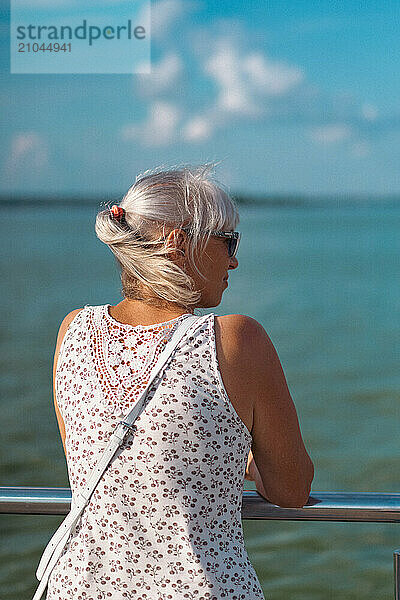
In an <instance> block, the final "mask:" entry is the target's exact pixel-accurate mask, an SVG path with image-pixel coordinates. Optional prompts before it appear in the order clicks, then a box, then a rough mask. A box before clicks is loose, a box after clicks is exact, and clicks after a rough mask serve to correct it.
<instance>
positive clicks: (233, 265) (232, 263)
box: [228, 256, 239, 269]
mask: <svg viewBox="0 0 400 600" xmlns="http://www.w3.org/2000/svg"><path fill="white" fill-rule="evenodd" d="M238 264H239V261H238V259H237V258H236V256H232V258H231V259H230V261H229V267H228V269H236V267H237V266H238Z"/></svg>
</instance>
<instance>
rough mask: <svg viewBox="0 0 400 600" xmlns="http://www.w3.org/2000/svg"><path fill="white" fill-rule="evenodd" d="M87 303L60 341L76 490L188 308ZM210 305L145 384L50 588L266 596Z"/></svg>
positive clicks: (241, 448)
mask: <svg viewBox="0 0 400 600" xmlns="http://www.w3.org/2000/svg"><path fill="white" fill-rule="evenodd" d="M109 306H110V305H108V304H106V305H102V306H89V305H87V306H85V308H84V309H82V310H81V311H80V312H79V313H78V314H77V315H76V316H75V318H74V319H73V321H72V323H71V324H70V326H69V328H68V330H67V332H66V334H65V337H64V340H63V342H62V345H61V348H60V353H59V358H58V364H57V372H56V398H57V404H58V407H59V409H60V412H61V415H62V417H63V420H64V424H65V429H66V439H65V445H66V453H67V467H68V476H69V481H70V486H71V490H72V502H74V497H75V496H76V494H77V493H78V492H79V489H80V488H81V486H82V485H84V483H85V482H86V480H87V478H88V476H89V474H90V472H91V470H92V469H93V467H94V465H95V463H96V461H97V460H98V458H99V453H100V452H101V450H102V448H104V447H105V445H106V443H107V441H108V439H109V437H110V435H111V433H112V431H113V429H114V427H115V426H116V424H117V423H118V421H119V420H121V419H122V418H123V417H124V416H125V415H126V413H128V412H129V410H130V409H131V408H132V407H133V406H134V403H135V399H137V398H138V396H139V394H140V392H141V391H142V390H143V388H144V387H145V386H146V384H147V382H148V376H149V373H150V371H151V368H152V366H153V365H154V363H155V362H156V360H157V358H158V356H159V354H160V352H161V351H162V350H163V348H164V347H165V344H166V343H167V342H168V341H169V339H170V338H171V336H172V334H173V333H174V331H175V329H176V326H177V325H178V324H179V322H180V321H181V320H182V319H185V318H186V316H187V315H181V316H180V317H178V318H176V319H173V320H172V321H167V322H165V323H161V324H157V325H151V326H140V325H139V326H132V325H125V324H122V323H119V322H118V321H116V320H114V319H113V318H112V317H111V316H110V314H109V311H108V307H109ZM214 318H215V315H214V313H211V314H207V315H204V316H203V317H201V318H200V319H198V320H197V321H196V322H195V323H193V324H192V325H191V326H190V327H189V330H188V331H187V332H186V334H185V336H184V337H183V338H182V339H181V340H180V342H179V344H178V346H177V347H176V349H175V351H174V352H173V354H172V356H171V358H170V359H169V361H168V362H167V364H166V366H165V368H164V370H163V371H162V372H161V374H160V375H158V376H157V377H156V378H155V380H154V381H153V383H152V384H151V386H150V388H149V391H148V393H147V395H146V400H145V405H144V409H143V410H142V412H141V414H140V415H139V417H138V418H137V420H136V422H135V429H134V430H133V431H132V432H130V433H129V434H128V436H127V438H126V439H125V441H124V443H123V445H122V446H121V447H120V449H119V450H118V451H117V452H116V454H115V456H114V458H113V460H112V461H111V463H110V464H109V466H108V468H107V469H106V471H105V473H104V474H103V476H102V478H101V480H100V481H99V483H98V486H97V488H96V490H95V491H94V493H93V495H92V497H91V499H90V501H89V503H88V505H87V506H86V508H85V510H84V512H83V514H82V516H81V517H80V519H79V521H78V523H77V524H76V526H75V527H74V529H73V531H72V532H71V534H70V536H69V539H68V541H67V543H66V545H65V548H64V550H63V553H62V555H61V556H60V558H59V560H58V562H57V564H56V566H55V567H54V569H53V571H52V573H51V575H50V579H49V583H48V590H47V596H46V598H47V600H67V599H72V598H73V599H74V600H89V599H90V600H95V599H96V600H97V599H99V600H102V599H107V598H112V599H113V600H116V599H118V600H119V599H121V600H122V599H129V600H222V599H229V600H264V595H263V592H262V589H261V586H260V583H259V581H258V578H257V575H256V572H255V570H254V567H253V566H252V564H251V562H250V560H249V557H248V555H247V551H246V547H245V544H244V539H243V530H242V522H241V503H242V492H243V482H244V474H245V468H246V462H247V456H248V453H249V450H250V447H251V441H252V438H251V435H250V432H249V431H248V429H247V427H246V426H245V424H244V423H243V422H242V420H241V419H240V417H239V416H238V414H237V413H236V411H235V409H234V407H233V405H232V404H231V402H230V400H229V398H228V395H227V393H226V390H225V388H224V385H223V382H222V378H221V374H220V372H219V369H218V364H217V355H216V346H215V329H214Z"/></svg>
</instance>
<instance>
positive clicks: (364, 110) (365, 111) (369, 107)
mask: <svg viewBox="0 0 400 600" xmlns="http://www.w3.org/2000/svg"><path fill="white" fill-rule="evenodd" d="M361 114H362V116H363V117H364V119H365V120H366V121H375V120H376V118H377V117H378V109H377V108H376V106H374V105H373V104H368V103H367V102H366V103H364V104H363V105H362V107H361Z"/></svg>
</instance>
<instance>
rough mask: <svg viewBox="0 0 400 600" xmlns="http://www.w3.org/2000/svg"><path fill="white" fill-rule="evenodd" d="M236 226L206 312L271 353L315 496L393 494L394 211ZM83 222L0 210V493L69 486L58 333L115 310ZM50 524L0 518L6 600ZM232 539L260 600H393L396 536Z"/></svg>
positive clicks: (377, 532)
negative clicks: (55, 382)
mask: <svg viewBox="0 0 400 600" xmlns="http://www.w3.org/2000/svg"><path fill="white" fill-rule="evenodd" d="M240 212H241V222H240V225H239V226H238V229H239V230H240V231H242V241H241V246H240V249H239V252H238V259H239V268H238V269H237V270H236V271H234V272H231V274H230V277H229V287H228V289H227V290H226V291H225V293H224V296H223V301H222V303H221V305H220V306H219V307H217V308H215V309H213V311H214V312H215V313H217V314H226V313H243V314H247V315H251V316H252V317H254V318H255V319H257V320H258V321H260V322H261V323H262V324H263V326H264V328H265V329H266V331H267V332H268V334H269V336H270V337H271V339H272V341H273V342H274V344H275V347H276V349H277V351H278V354H279V356H280V359H281V362H282V365H283V368H284V371H285V374H286V377H287V380H288V384H289V388H290V391H291V394H292V397H293V399H294V401H295V404H296V407H297V410H298V414H299V420H300V425H301V429H302V432H303V436H304V439H305V441H306V445H307V448H308V450H309V452H310V454H311V456H312V458H313V460H314V463H315V469H316V475H315V480H314V483H313V489H314V490H318V491H381V492H390V491H399V488H400V481H399V480H400V469H399V459H398V456H399V455H400V441H399V437H398V430H399V425H400V409H399V396H400V394H399V392H400V370H399V346H398V340H399V334H400V331H399V330H400V286H399V284H400V261H399V256H400V252H399V250H400V236H399V231H400V206H399V207H396V206H381V207H379V204H377V205H376V206H372V205H369V206H365V207H362V206H359V207H356V206H344V205H343V206H341V207H331V208H328V207H323V206H319V207H318V208H312V207H310V206H309V207H307V206H304V207H300V206H299V207H295V208H290V207H250V206H243V207H241V208H240ZM95 214H96V208H95V207H81V208H60V207H55V208H51V209H45V208H43V207H42V208H39V207H19V208H16V209H15V210H13V211H12V213H11V212H10V210H9V208H8V209H0V216H1V236H0V237H1V240H0V244H1V255H0V263H1V273H2V289H3V305H2V317H3V318H2V323H1V332H0V344H1V355H0V356H1V414H2V425H3V426H2V432H1V439H0V456H1V465H2V470H1V479H0V485H2V486H7V485H10V486H50V487H53V486H55V487H57V486H60V487H61V486H68V478H67V472H66V465H65V459H64V455H63V452H62V446H61V441H60V438H59V434H58V429H57V423H56V419H55V415H54V410H53V403H52V395H51V392H52V390H51V385H52V382H51V376H52V360H53V352H54V346H55V340H56V335H57V330H58V326H59V324H60V322H61V320H62V319H63V317H64V316H65V315H66V314H67V313H68V312H69V311H71V310H72V309H74V308H79V307H82V306H83V305H84V304H104V303H106V302H110V303H111V304H114V303H117V302H119V301H120V300H121V296H120V292H119V289H120V282H119V278H118V271H117V269H116V266H115V262H114V259H113V257H112V255H111V253H110V252H109V250H108V249H107V248H106V247H105V246H103V245H102V244H101V243H100V242H99V241H98V240H97V238H96V237H95V234H94V230H93V221H94V216H95ZM200 312H201V311H200ZM203 312H208V311H203ZM246 487H251V484H248V483H247V482H246ZM61 520H62V518H60V517H54V516H47V517H46V516H25V515H15V516H10V515H0V527H1V535H0V540H1V544H0V547H1V549H0V597H1V598H2V600H21V599H22V598H30V597H31V596H32V595H33V592H34V589H35V585H36V580H35V570H36V566H37V562H38V560H39V557H40V555H41V552H42V550H43V548H44V546H45V545H46V543H47V541H48V539H49V538H50V537H51V534H52V533H53V531H54V530H55V529H56V527H57V526H58V524H59V523H60V522H61ZM243 527H244V532H245V538H246V544H247V548H248V552H249V556H250V558H251V560H252V562H253V564H254V566H255V568H256V570H257V573H258V576H259V579H260V581H261V583H262V585H263V589H264V593H265V597H266V598H267V599H270V600H288V599H291V600H317V599H318V600H319V599H326V598H334V599H335V600H356V599H357V600H361V599H362V600H367V599H371V600H372V599H374V600H375V599H376V598H379V599H380V600H384V599H389V598H392V597H393V591H392V590H393V584H392V551H393V550H394V549H395V548H397V547H400V526H399V525H396V524H373V523H362V524H351V523H318V522H315V523H301V522H300V523H296V522H293V523H292V522H273V521H265V522H260V521H244V522H243ZM249 600H250V599H249Z"/></svg>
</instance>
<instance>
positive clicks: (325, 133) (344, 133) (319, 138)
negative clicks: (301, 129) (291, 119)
mask: <svg viewBox="0 0 400 600" xmlns="http://www.w3.org/2000/svg"><path fill="white" fill-rule="evenodd" d="M351 135H352V129H351V127H349V126H348V125H346V124H344V123H343V124H342V123H332V124H329V125H322V126H320V127H315V128H314V129H312V130H311V131H310V137H311V139H312V140H313V141H314V142H316V143H318V144H336V143H338V142H342V141H343V140H346V139H348V138H349V137H350V136H351Z"/></svg>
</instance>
